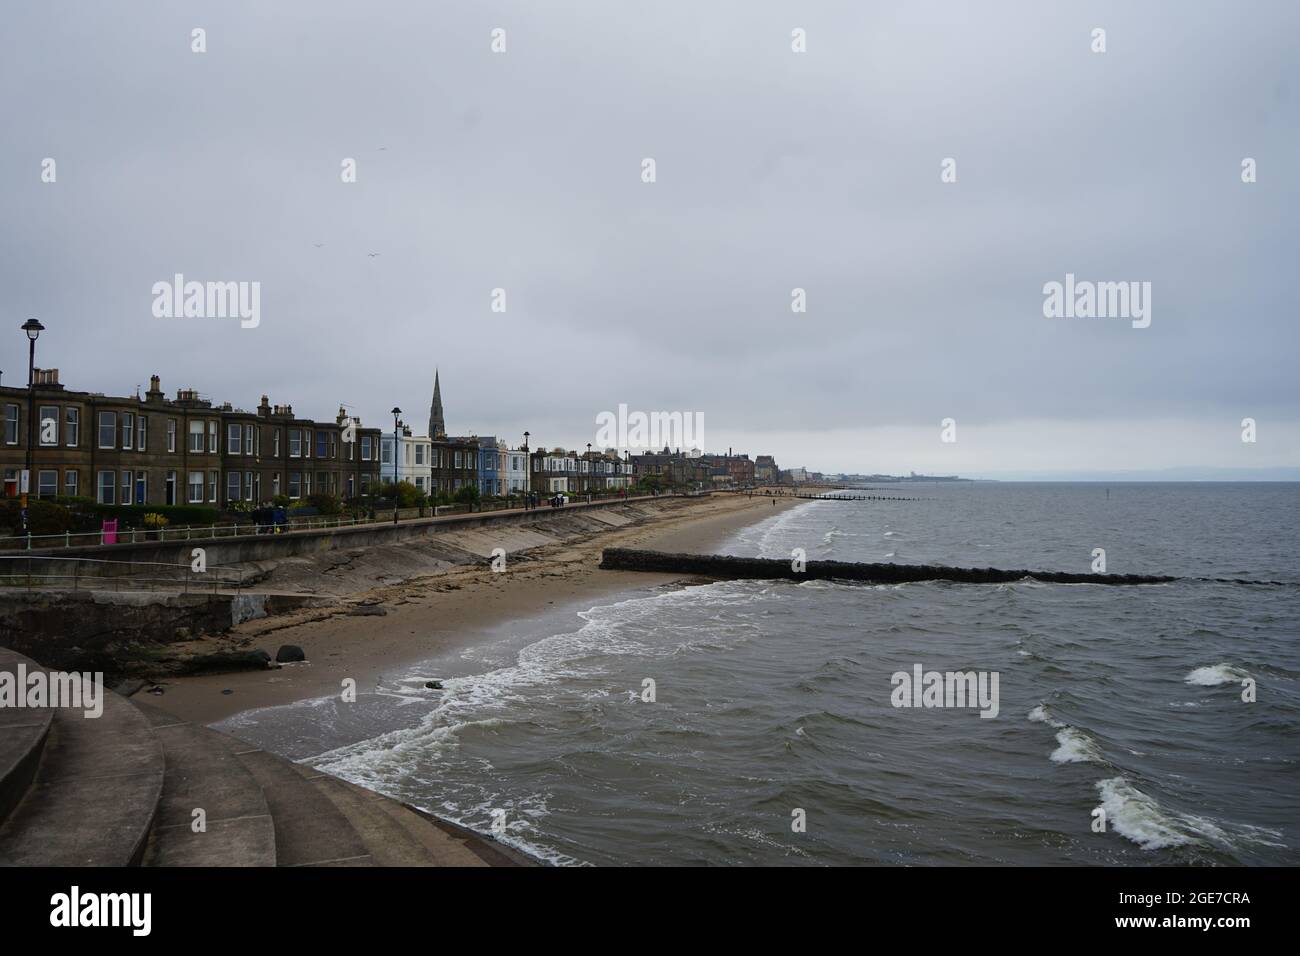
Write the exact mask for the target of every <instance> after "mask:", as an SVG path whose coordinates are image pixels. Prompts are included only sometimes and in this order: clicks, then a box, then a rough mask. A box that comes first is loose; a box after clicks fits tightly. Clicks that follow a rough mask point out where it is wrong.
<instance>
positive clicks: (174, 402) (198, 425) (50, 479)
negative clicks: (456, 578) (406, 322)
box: [0, 369, 779, 507]
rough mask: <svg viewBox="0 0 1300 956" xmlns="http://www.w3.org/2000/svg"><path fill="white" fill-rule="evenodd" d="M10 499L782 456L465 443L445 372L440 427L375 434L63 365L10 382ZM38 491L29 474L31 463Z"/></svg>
mask: <svg viewBox="0 0 1300 956" xmlns="http://www.w3.org/2000/svg"><path fill="white" fill-rule="evenodd" d="M0 411H3V414H4V433H3V436H0V472H2V473H3V494H4V495H5V496H6V497H10V496H16V495H19V494H21V493H23V492H24V491H26V492H27V493H29V494H31V495H33V496H36V497H54V496H59V495H64V496H70V497H76V496H83V497H89V498H93V499H94V500H96V501H98V502H100V503H102V504H140V505H145V504H149V505H177V504H204V505H208V506H214V507H231V506H234V505H237V504H246V503H253V504H262V503H264V502H267V501H270V500H273V499H275V498H277V497H280V496H284V497H287V498H288V499H290V500H301V499H305V498H307V497H308V496H309V495H311V494H312V493H313V492H327V493H330V494H333V495H337V496H338V497H340V498H344V499H349V498H355V497H357V496H360V495H366V494H370V493H373V492H378V491H379V490H380V489H381V487H382V485H383V484H384V483H387V482H391V481H392V480H393V478H394V477H396V478H397V480H399V481H408V482H410V483H411V484H412V485H414V486H415V487H416V488H417V489H418V490H419V491H421V492H423V493H425V494H428V495H430V496H433V495H439V494H448V495H454V494H455V493H456V492H458V491H460V490H461V489H462V488H464V487H466V486H471V487H474V488H476V489H477V490H478V493H479V494H480V495H481V496H485V497H486V496H502V495H518V494H522V493H525V492H530V491H531V492H536V493H539V494H543V495H547V496H550V495H554V494H571V495H585V494H592V493H596V494H598V493H605V492H610V491H618V490H622V489H628V488H630V487H631V486H632V485H633V484H634V483H635V482H636V481H637V480H638V478H640V477H641V476H643V475H654V476H658V478H659V481H660V483H661V484H662V485H666V486H669V485H670V486H678V487H688V488H706V487H719V486H744V485H747V484H752V483H754V482H766V481H775V480H777V479H778V476H779V469H777V468H776V465H775V462H774V461H772V459H771V458H770V457H769V456H760V457H759V458H758V461H757V463H755V462H754V461H751V460H750V459H749V456H748V455H739V454H734V455H733V454H731V453H730V451H729V452H728V454H726V455H703V454H700V453H698V452H687V451H683V450H681V449H677V450H675V451H674V450H670V449H667V448H665V449H663V451H662V452H654V453H646V454H640V455H633V454H630V453H628V452H624V453H623V454H622V455H621V456H620V454H619V453H618V452H617V451H616V450H614V449H593V448H592V447H591V446H590V445H587V446H586V448H585V449H578V450H575V449H565V448H558V447H552V448H546V447H539V448H529V447H528V446H527V445H526V444H522V443H521V444H518V445H515V446H513V447H512V446H511V444H510V443H509V442H507V441H505V440H502V439H499V438H497V437H495V436H479V435H465V436H451V435H448V434H447V429H446V424H445V421H444V418H443V409H442V395H441V384H440V382H439V380H438V377H437V375H436V374H435V377H434V391H433V401H432V404H431V406H430V411H429V427H428V431H427V432H426V433H425V434H423V435H421V434H418V433H416V432H415V431H414V430H413V429H412V427H411V426H410V425H407V424H405V423H402V422H399V424H398V427H397V429H396V430H395V431H384V430H382V429H380V428H375V427H365V426H363V425H362V423H361V420H360V419H359V418H356V417H354V416H351V415H349V414H348V413H347V411H346V410H345V409H344V408H340V409H339V410H338V413H337V414H336V415H335V416H334V418H333V419H332V420H324V421H321V420H316V419H312V418H303V417H300V416H299V415H296V414H295V413H294V410H293V406H292V405H272V404H270V401H269V399H268V397H267V396H265V395H263V396H262V398H261V402H260V404H259V405H258V406H257V407H256V408H254V409H252V410H245V409H242V408H236V407H234V406H232V405H231V404H230V403H228V402H227V403H223V404H216V403H214V402H213V401H212V400H211V399H209V398H207V397H205V396H203V395H201V394H200V393H198V392H197V391H194V390H193V389H188V388H182V389H179V390H178V391H177V392H176V394H175V397H174V398H169V397H167V395H165V394H164V392H163V390H162V385H161V382H160V380H159V377H158V376H157V375H154V376H152V377H151V379H150V383H149V390H148V391H147V392H145V393H144V395H139V394H137V395H134V396H109V395H104V394H101V393H96V392H84V391H75V390H72V389H69V388H67V387H66V386H64V385H63V384H62V383H60V381H59V373H58V370H57V369H36V371H35V373H34V375H33V380H32V385H31V387H30V388H23V387H11V386H0ZM29 445H30V461H31V472H30V476H29V478H28V483H29V486H30V487H29V488H27V489H24V488H22V475H23V472H24V470H25V469H26V468H27V462H28V460H29Z"/></svg>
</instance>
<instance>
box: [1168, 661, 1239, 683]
mask: <svg viewBox="0 0 1300 956" xmlns="http://www.w3.org/2000/svg"><path fill="white" fill-rule="evenodd" d="M1249 676H1250V675H1249V674H1247V673H1246V672H1245V671H1243V670H1240V669H1238V668H1236V667H1233V666H1232V665H1231V664H1228V663H1226V662H1225V663H1223V664H1213V665H1211V666H1208V667H1198V668H1196V669H1195V670H1194V671H1192V672H1191V673H1190V674H1188V675H1187V676H1186V677H1184V678H1183V682H1184V683H1187V684H1195V685H1196V686H1198V687H1218V686H1219V685H1220V684H1239V683H1241V682H1242V680H1244V679H1245V678H1247V677H1249Z"/></svg>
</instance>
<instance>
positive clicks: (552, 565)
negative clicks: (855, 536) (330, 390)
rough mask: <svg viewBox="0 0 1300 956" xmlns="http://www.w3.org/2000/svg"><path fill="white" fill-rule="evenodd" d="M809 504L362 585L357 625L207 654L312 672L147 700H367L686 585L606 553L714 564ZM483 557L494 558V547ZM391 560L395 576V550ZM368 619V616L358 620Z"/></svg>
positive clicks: (238, 643) (171, 707)
mask: <svg viewBox="0 0 1300 956" xmlns="http://www.w3.org/2000/svg"><path fill="white" fill-rule="evenodd" d="M773 502H775V504H774V503H773ZM801 503H804V502H801V501H799V500H798V499H793V498H785V499H781V498H775V499H773V498H766V497H753V498H750V497H748V496H746V495H741V494H736V495H713V496H710V497H707V498H699V499H687V498H676V499H666V500H665V501H664V503H663V509H664V510H663V511H662V513H660V514H657V515H655V516H653V517H651V518H649V519H646V520H644V521H637V522H634V523H631V524H628V525H626V526H624V527H620V528H611V529H610V530H608V531H603V532H598V533H595V534H591V535H586V536H584V537H581V538H579V539H577V540H569V541H563V542H560V543H557V544H548V545H542V546H540V547H535V548H531V549H528V550H526V551H524V552H523V553H522V558H523V559H521V560H514V559H513V558H512V555H514V554H515V551H514V550H513V549H511V548H507V551H508V552H509V553H508V555H507V559H506V570H505V571H504V572H494V571H492V570H491V568H490V567H489V566H488V564H487V563H486V562H482V563H474V564H468V565H457V566H454V567H450V568H447V569H445V570H441V571H437V572H435V573H430V574H420V575H418V576H415V577H411V578H408V579H406V580H403V581H400V582H399V583H394V584H382V585H380V586H377V587H363V586H361V584H362V582H360V581H357V587H356V589H355V590H350V591H349V592H348V594H347V598H348V601H349V602H350V603H349V608H351V609H352V613H341V612H340V610H339V609H338V608H337V607H333V608H313V609H304V610H301V611H296V612H293V613H290V614H282V615H276V616H273V617H269V618H261V619H258V620H254V621H248V622H245V623H244V624H241V625H239V626H237V627H235V628H233V629H232V630H231V631H230V633H229V634H227V635H224V636H221V637H217V638H210V639H207V640H205V641H203V642H201V643H203V644H205V645H211V647H210V649H214V650H215V649H218V647H220V648H229V647H243V648H246V649H248V648H262V649H265V650H266V651H267V652H268V653H270V654H271V655H272V656H274V655H275V652H276V649H277V648H278V647H279V646H280V645H282V644H297V645H299V646H300V647H302V648H303V649H304V650H305V652H306V655H307V662H306V663H299V664H290V665H286V666H284V667H281V668H278V669H273V670H265V671H240V672H233V673H220V674H203V675H196V676H187V677H171V678H168V679H167V680H165V681H163V682H161V683H160V685H159V686H160V687H161V689H162V691H163V693H162V694H160V695H147V699H148V700H150V701H151V702H152V703H154V704H155V705H156V706H158V707H161V708H163V709H164V710H167V711H169V712H170V713H172V714H175V715H176V716H177V717H180V718H182V719H185V720H190V721H194V722H196V723H204V724H207V723H212V722H215V721H219V720H222V719H224V718H227V717H230V716H231V715H233V714H237V713H240V712H242V711H245V710H250V709H254V708H261V707H271V706H276V705H281V704H289V703H293V702H295V701H299V700H306V699H310V698H316V697H323V696H327V695H333V694H338V693H340V690H341V687H342V682H343V681H344V680H345V679H348V678H350V679H352V680H354V681H356V688H357V690H358V692H360V693H364V692H366V691H368V690H369V689H371V688H373V687H374V686H375V684H376V682H377V681H378V680H379V679H380V678H381V677H382V676H383V675H385V674H392V673H394V672H395V671H398V670H400V669H402V668H404V667H408V666H410V665H412V664H415V663H417V662H419V661H422V660H427V659H429V658H432V657H435V656H438V655H440V654H445V653H448V652H454V651H456V650H458V649H462V648H465V647H467V646H469V645H471V644H473V643H474V642H475V641H476V640H479V639H481V638H482V636H483V635H484V634H487V633H490V632H491V630H492V629H493V628H496V627H500V626H502V625H505V624H508V623H510V622H512V621H515V620H519V619H522V618H526V617H530V616H534V615H537V614H542V613H545V612H546V611H547V610H549V609H551V608H554V607H560V606H566V605H570V606H571V605H582V604H586V605H587V606H588V607H590V606H592V605H595V604H598V603H600V602H601V601H602V600H603V599H605V598H607V597H608V596H610V595H612V594H617V593H619V592H620V591H627V590H633V589H652V588H662V587H665V586H672V585H674V584H676V583H678V582H681V581H682V580H683V578H682V577H681V576H680V575H669V574H663V575H660V574H638V573H632V572H621V571H602V570H600V568H599V564H600V554H601V551H602V549H604V548H606V547H639V548H650V549H655V550H660V551H669V552H683V553H710V552H712V551H713V549H714V548H716V547H717V546H718V545H719V544H720V543H721V542H723V541H724V540H726V539H727V538H728V537H729V536H730V535H732V534H734V533H735V532H736V531H738V530H740V529H743V528H745V527H747V526H749V525H751V524H754V523H755V522H758V521H761V520H763V519H764V518H770V517H771V516H772V515H774V514H778V513H780V512H782V511H783V510H785V509H788V508H791V507H793V506H795V505H797V504H801ZM487 543H491V541H488V542H487ZM479 547H481V548H483V549H484V550H485V551H488V550H490V549H488V548H487V547H486V544H481V545H479ZM385 550H387V551H388V558H389V561H388V564H389V565H390V566H391V563H392V557H393V553H394V550H395V549H392V548H389V549H385ZM399 553H400V552H399ZM356 577H357V578H360V575H357V576H356ZM362 609H364V610H365V611H366V612H365V613H360V614H358V613H355V611H357V610H362ZM142 693H144V692H142Z"/></svg>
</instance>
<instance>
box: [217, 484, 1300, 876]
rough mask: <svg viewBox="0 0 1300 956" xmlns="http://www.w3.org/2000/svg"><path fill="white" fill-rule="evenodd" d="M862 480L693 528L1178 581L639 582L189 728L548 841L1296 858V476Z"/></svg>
mask: <svg viewBox="0 0 1300 956" xmlns="http://www.w3.org/2000/svg"><path fill="white" fill-rule="evenodd" d="M872 493H873V494H876V495H879V496H883V497H886V498H888V499H891V500H869V501H805V502H802V503H800V504H798V505H796V506H794V507H792V508H789V509H782V510H776V513H774V514H773V515H772V516H771V517H770V518H767V519H765V520H762V521H760V522H758V523H757V524H754V525H751V526H749V527H747V528H745V529H744V530H743V531H741V532H739V533H737V534H735V535H734V536H733V537H732V538H731V539H730V540H728V541H726V542H724V543H723V544H722V545H721V546H719V547H718V548H717V549H716V551H717V553H721V554H734V555H742V556H749V557H767V558H778V559H782V560H794V558H795V556H796V549H801V553H802V554H803V555H805V556H806V558H807V559H808V560H821V559H834V560H838V561H874V562H879V561H892V562H901V563H906V564H942V565H956V566H963V567H995V568H1014V569H1019V568H1028V569H1034V570H1058V571H1078V572H1085V573H1086V572H1090V571H1092V570H1093V569H1094V568H1095V567H1098V565H1097V563H1096V562H1097V561H1098V557H1099V555H1098V549H1101V550H1104V557H1105V568H1106V571H1107V572H1111V573H1119V574H1125V573H1142V574H1161V575H1176V576H1179V578H1180V580H1178V581H1176V582H1173V583H1166V584H1158V585H1140V586H1126V587H1117V586H1107V585H1096V584H1072V585H1060V584H1043V583H1039V582H1036V581H1033V580H1027V579H1026V580H1020V581H1017V582H1014V583H1008V584H956V583H945V582H933V583H909V584H903V585H891V586H870V585H862V584H851V583H845V584H841V583H836V582H832V581H822V580H808V581H803V582H797V581H777V580H771V581H757V580H751V581H731V582H723V583H716V584H706V585H696V586H688V587H680V586H673V587H649V586H647V587H645V588H642V589H639V590H634V591H629V592H624V593H620V594H616V595H613V596H611V597H610V598H608V599H606V600H604V601H603V602H602V603H600V604H598V605H596V606H594V607H592V606H589V605H577V606H572V607H560V608H548V609H547V611H546V612H545V613H544V614H539V615H538V616H536V617H534V618H529V619H525V620H520V621H515V622H511V623H510V624H508V625H505V626H502V627H500V628H498V629H495V630H493V631H490V632H485V633H484V634H482V635H479V636H478V637H476V639H475V640H474V641H473V642H472V643H471V646H470V647H469V648H468V649H466V650H463V651H457V652H455V653H454V654H449V655H446V656H443V657H441V658H435V659H431V660H428V661H424V662H421V663H419V664H418V665H415V666H412V667H410V668H409V669H406V670H404V671H402V672H399V673H394V674H392V675H385V676H384V677H383V679H382V680H381V681H380V683H379V685H378V686H377V687H376V688H375V689H374V690H373V692H369V693H363V694H362V695H361V697H360V698H359V699H358V700H357V702H356V703H354V704H344V703H342V702H340V701H339V700H337V699H335V698H326V699H320V700H312V701H303V702H300V703H297V704H293V705H289V706H285V707H275V708H267V709H263V710H257V711H250V712H247V713H244V714H240V715H237V716H235V717H233V718H230V719H229V720H226V721H223V722H222V723H220V724H218V725H216V726H217V727H218V728H219V729H223V730H226V731H228V732H231V733H234V734H236V735H238V736H240V737H243V738H245V739H248V740H251V741H253V742H255V743H257V744H258V745H260V746H263V747H266V748H268V749H271V750H273V751H276V752H279V753H282V754H284V755H285V756H289V757H291V758H293V759H296V760H301V761H304V762H306V763H309V764H312V765H314V766H317V767H319V768H321V769H323V770H326V771H329V772H330V773H333V774H337V775H339V776H342V777H344V778H347V779H349V780H352V781H354V782H356V783H358V784H361V785H363V786H367V787H371V788H373V789H375V790H378V791H381V792H383V793H385V794H388V795H390V796H393V797H396V798H398V799H400V800H403V801H406V802H408V803H411V804H414V805H416V806H419V807H421V808H423V809H425V810H428V811H429V812H431V813H434V814H437V815H439V816H441V817H444V818H446V819H449V820H452V821H455V822H457V823H460V824H463V825H465V826H468V827H471V828H473V829H475V830H478V831H481V832H483V833H484V834H491V835H494V836H496V837H497V838H498V839H500V840H502V841H503V842H506V843H508V844H510V845H512V846H514V847H516V848H518V849H521V850H523V851H525V852H527V853H530V854H532V855H534V856H535V857H537V858H539V859H541V860H543V861H546V862H548V863H552V864H556V865H570V866H581V865H715V866H726V865H775V866H805V865H806V866H849V865H891V864H892V865H897V864H904V865H918V866H927V865H967V864H981V865H1006V866H1018V865H1053V864H1064V865H1112V866H1113V865H1134V866H1150V865H1188V864H1191V865H1296V864H1297V863H1300V849H1298V847H1300V764H1298V759H1300V554H1298V549H1297V541H1300V485H1297V484H1292V483H1260V484H1231V483H1204V484H1201V483H1177V484H1173V483H1171V484H1157V483H1129V484H1110V485H1103V484H1095V483H1087V484H1084V483H1080V484H1070V483H1001V482H933V483H905V484H900V485H887V486H880V490H879V491H876V492H872ZM1215 579H1231V580H1230V581H1219V580H1215ZM1250 582H1262V583H1250ZM918 667H919V669H920V673H922V674H927V673H929V672H938V673H939V674H941V675H942V674H947V673H954V674H968V673H970V672H975V673H976V674H977V675H982V676H983V677H984V678H985V679H986V684H985V687H986V688H987V689H990V690H991V689H992V688H993V687H994V686H996V688H997V701H996V703H997V706H996V713H995V714H994V713H993V712H992V711H993V709H994V708H991V707H984V708H982V709H981V708H980V707H979V706H977V705H976V704H975V702H974V701H972V700H969V699H968V700H966V701H964V702H963V701H962V700H960V699H959V698H956V697H955V696H944V695H937V696H936V698H934V699H932V700H931V703H935V704H940V705H941V706H917V704H918V703H920V704H923V703H924V702H923V701H922V699H921V698H920V697H919V696H913V695H912V694H911V693H904V692H903V691H902V690H900V688H904V687H905V685H904V684H903V682H902V681H901V679H900V676H901V675H908V676H909V677H913V676H915V675H916V674H917V673H918V670H917V669H918ZM994 677H996V684H994V683H993V679H994ZM430 679H438V680H440V681H441V682H442V685H443V689H442V690H431V689H428V688H426V687H425V684H426V682H427V681H429V680H430ZM903 704H910V705H911V706H903ZM982 713H983V714H985V715H984V716H982V715H981V714H982Z"/></svg>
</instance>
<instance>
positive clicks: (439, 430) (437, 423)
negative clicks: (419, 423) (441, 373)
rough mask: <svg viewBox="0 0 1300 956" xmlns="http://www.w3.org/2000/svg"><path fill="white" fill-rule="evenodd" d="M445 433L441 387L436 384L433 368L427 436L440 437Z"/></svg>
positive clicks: (436, 374)
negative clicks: (431, 402)
mask: <svg viewBox="0 0 1300 956" xmlns="http://www.w3.org/2000/svg"><path fill="white" fill-rule="evenodd" d="M446 434H447V423H446V422H444V421H443V420H442V389H441V388H440V387H439V385H438V370H437V369H436V368H435V369H434V370H433V404H431V405H430V406H429V437H430V438H442V437H443V436H445V435H446Z"/></svg>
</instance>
